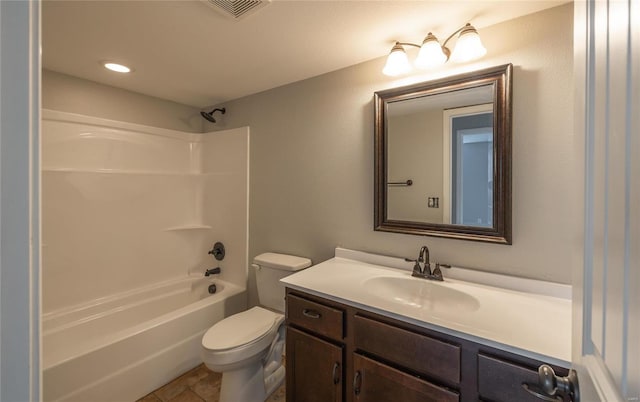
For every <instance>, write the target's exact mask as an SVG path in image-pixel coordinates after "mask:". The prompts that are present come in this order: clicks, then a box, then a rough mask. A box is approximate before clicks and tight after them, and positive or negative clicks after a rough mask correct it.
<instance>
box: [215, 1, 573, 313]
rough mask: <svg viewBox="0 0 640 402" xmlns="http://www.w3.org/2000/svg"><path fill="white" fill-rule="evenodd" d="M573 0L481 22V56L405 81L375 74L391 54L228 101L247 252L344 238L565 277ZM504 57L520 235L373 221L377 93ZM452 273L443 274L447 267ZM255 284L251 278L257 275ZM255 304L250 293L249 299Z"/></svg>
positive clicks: (345, 243) (325, 246)
mask: <svg viewBox="0 0 640 402" xmlns="http://www.w3.org/2000/svg"><path fill="white" fill-rule="evenodd" d="M572 13H573V9H572V5H571V4H568V5H564V6H561V7H557V8H554V9H550V10H546V11H543V12H540V13H537V14H533V15H530V16H526V17H523V18H520V19H516V20H512V21H509V22H506V23H502V24H499V25H496V26H493V27H488V28H485V29H482V30H481V32H480V33H481V35H482V38H483V42H484V44H485V46H486V47H487V49H488V54H487V56H486V57H485V58H483V59H482V60H480V61H479V62H476V63H471V64H465V65H461V66H457V65H455V64H453V63H451V64H450V65H446V66H445V67H443V68H442V69H441V70H439V71H436V72H432V73H429V74H425V75H421V76H415V75H414V76H411V77H409V78H408V79H400V80H397V79H392V78H388V77H385V76H384V75H382V73H381V72H380V71H381V69H382V67H383V64H384V58H380V59H376V60H373V61H370V62H366V63H363V64H359V65H356V66H352V67H349V68H346V69H343V70H339V71H335V72H332V73H329V74H326V75H322V76H318V77H315V78H312V79H308V80H305V81H301V82H297V83H294V84H290V85H287V86H283V87H280V88H276V89H273V90H269V91H266V92H263V93H259V94H256V95H252V96H249V97H245V98H242V99H238V100H235V101H233V102H228V103H225V104H224V106H226V107H227V114H226V115H225V118H224V119H223V121H222V122H221V124H219V125H218V128H219V129H223V128H229V127H239V126H244V125H249V126H250V127H251V152H250V154H251V156H250V218H249V222H250V237H249V243H250V248H249V258H250V259H251V258H253V257H254V256H255V255H257V254H259V253H262V252H265V251H279V252H286V253H292V254H297V255H301V256H307V257H310V258H311V259H312V260H313V262H314V263H318V262H321V261H323V260H326V259H328V258H331V257H332V256H333V252H334V247H336V246H342V247H347V248H353V249H358V250H365V251H371V252H376V253H382V254H389V255H397V256H410V257H415V254H416V253H417V251H418V249H419V247H420V246H421V245H423V244H426V245H428V246H429V248H430V249H431V257H432V261H440V262H446V263H450V264H454V265H458V266H462V267H471V268H477V269H481V270H488V271H494V272H499V273H507V274H511V275H517V276H523V277H530V278H538V279H544V280H551V281H556V282H562V283H570V281H571V279H570V261H569V253H567V245H568V244H569V243H570V241H571V240H572V232H575V231H572V229H571V222H570V221H569V216H570V215H571V214H570V213H569V212H570V211H571V210H572V208H573V206H574V205H576V204H577V203H579V202H581V201H580V200H581V194H576V193H572V192H571V184H572V183H573V181H574V178H575V177H581V176H580V172H576V171H574V170H572V168H571V167H572V166H573V165H572V158H574V157H576V155H575V154H576V152H575V151H574V145H573V138H572V135H573V123H572V119H573V117H572V108H573V100H572V95H573V91H572V79H573V77H572V71H573V58H572V57H573V49H572V25H573V16H572ZM505 63H513V65H514V86H513V93H514V98H513V245H511V246H504V245H491V244H486V243H479V242H469V241H461V240H450V239H442V238H435V237H421V236H411V235H402V234H392V233H384V232H376V231H374V230H373V102H372V101H373V92H374V91H376V90H382V89H387V88H391V87H397V86H400V85H405V84H408V83H412V82H416V81H419V80H422V81H424V80H428V79H432V78H437V77H441V76H445V75H452V74H458V73H462V72H466V71H469V70H471V69H479V68H484V67H490V66H495V65H500V64H505ZM445 275H446V272H445ZM252 286H253V285H252ZM253 301H254V302H255V299H253Z"/></svg>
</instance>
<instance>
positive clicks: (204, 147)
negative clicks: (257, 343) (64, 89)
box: [42, 110, 249, 401]
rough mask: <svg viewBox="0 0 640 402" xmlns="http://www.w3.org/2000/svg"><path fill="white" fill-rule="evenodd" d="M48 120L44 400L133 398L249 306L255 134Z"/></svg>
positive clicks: (187, 362)
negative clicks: (221, 254) (218, 246)
mask: <svg viewBox="0 0 640 402" xmlns="http://www.w3.org/2000/svg"><path fill="white" fill-rule="evenodd" d="M42 124H43V127H42V132H43V135H42V206H43V207H42V208H43V211H42V216H43V270H42V275H43V312H44V314H43V319H42V333H43V339H42V350H43V361H42V366H43V370H44V374H43V387H44V399H45V400H47V401H89V400H90V401H113V400H135V399H137V398H139V397H142V396H144V395H145V394H146V393H148V392H150V391H152V390H153V389H155V388H157V387H159V386H161V385H163V384H165V383H166V382H168V381H169V380H171V379H173V378H175V377H176V376H178V375H179V374H181V373H183V372H185V371H186V370H188V369H190V368H192V367H194V366H195V365H197V364H198V363H199V362H200V361H201V359H200V348H201V339H202V335H203V334H204V332H205V331H206V330H207V329H208V328H210V327H211V326H212V325H213V324H214V323H216V322H218V321H220V320H221V319H223V318H225V317H227V316H229V315H231V314H234V313H237V312H240V311H243V310H245V309H246V307H247V306H246V289H245V287H246V277H247V267H248V261H247V227H248V225H247V222H248V139H249V130H248V128H241V129H234V130H226V131H218V132H214V133H206V134H193V133H185V132H179V131H173V130H165V129H158V128H153V127H147V126H141V125H136V124H129V123H123V122H117V121H111V120H105V119H99V118H94V117H88V116H81V115H74V114H69V113H61V112H55V111H50V110H45V111H44V119H43V123H42ZM216 241H222V242H223V243H224V245H225V247H226V256H225V258H224V260H223V261H216V260H215V259H214V258H212V256H210V255H208V254H207V251H208V250H210V249H211V247H212V245H213V244H214V243H215V242H216ZM218 266H219V267H221V270H220V273H217V272H218V271H217V270H213V271H210V272H213V273H214V274H213V275H209V276H205V275H204V274H205V272H206V271H207V269H211V268H215V267H218ZM212 284H215V289H216V291H215V294H210V292H209V288H210V286H211V285H212Z"/></svg>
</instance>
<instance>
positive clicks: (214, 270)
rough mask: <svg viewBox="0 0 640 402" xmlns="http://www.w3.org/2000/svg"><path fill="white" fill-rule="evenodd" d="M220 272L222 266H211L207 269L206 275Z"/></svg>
mask: <svg viewBox="0 0 640 402" xmlns="http://www.w3.org/2000/svg"><path fill="white" fill-rule="evenodd" d="M219 273H220V267H215V268H209V269H207V270H206V271H205V273H204V276H209V275H216V274H219Z"/></svg>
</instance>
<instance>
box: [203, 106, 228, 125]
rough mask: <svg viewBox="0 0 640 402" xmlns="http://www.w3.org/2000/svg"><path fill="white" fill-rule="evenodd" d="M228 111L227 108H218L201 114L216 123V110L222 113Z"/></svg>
mask: <svg viewBox="0 0 640 402" xmlns="http://www.w3.org/2000/svg"><path fill="white" fill-rule="evenodd" d="M226 111H227V110H226V108H222V109H218V108H216V109H213V110H212V111H210V112H200V115H201V116H202V117H204V118H205V119H207V120H209V121H210V122H212V123H215V122H216V119H214V118H213V113H214V112H220V113H222V114H225V112H226Z"/></svg>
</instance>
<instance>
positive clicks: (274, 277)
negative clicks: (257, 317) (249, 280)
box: [252, 253, 311, 313]
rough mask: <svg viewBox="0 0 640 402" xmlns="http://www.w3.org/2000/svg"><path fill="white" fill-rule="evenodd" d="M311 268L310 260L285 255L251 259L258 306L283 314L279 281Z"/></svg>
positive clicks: (274, 254)
mask: <svg viewBox="0 0 640 402" xmlns="http://www.w3.org/2000/svg"><path fill="white" fill-rule="evenodd" d="M310 266H311V260H310V259H308V258H303V257H296V256H293V255H287V254H278V253H263V254H260V255H258V256H256V257H255V258H254V259H253V264H252V267H253V268H254V269H255V270H256V284H257V287H258V300H259V302H260V305H262V306H264V307H267V308H270V309H272V310H276V311H280V312H282V313H284V285H283V284H281V283H280V279H282V278H284V277H286V276H289V275H291V274H293V273H295V272H296V271H299V270H301V269H304V268H307V267H310Z"/></svg>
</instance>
